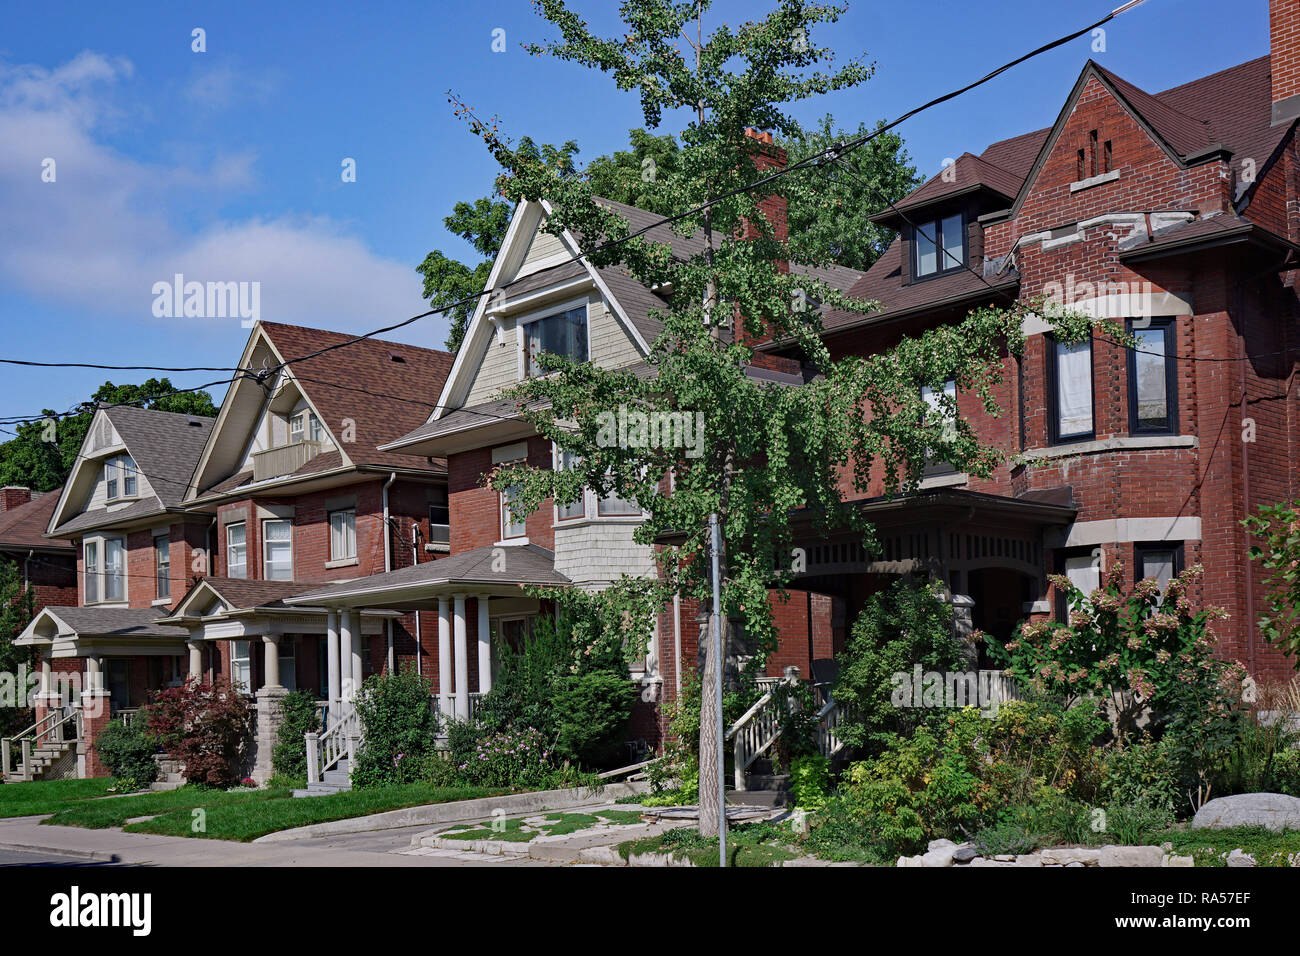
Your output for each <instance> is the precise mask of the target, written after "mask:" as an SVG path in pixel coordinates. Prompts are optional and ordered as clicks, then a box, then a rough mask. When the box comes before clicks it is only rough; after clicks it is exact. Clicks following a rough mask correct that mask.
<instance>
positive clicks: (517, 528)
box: [501, 485, 528, 540]
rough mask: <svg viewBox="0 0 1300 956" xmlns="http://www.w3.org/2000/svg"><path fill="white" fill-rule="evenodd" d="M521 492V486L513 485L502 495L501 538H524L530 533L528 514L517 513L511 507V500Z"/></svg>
mask: <svg viewBox="0 0 1300 956" xmlns="http://www.w3.org/2000/svg"><path fill="white" fill-rule="evenodd" d="M518 494H519V486H518V485H511V486H510V487H509V488H507V489H506V490H505V491H504V492H503V493H502V495H501V538H502V539H503V540H504V539H506V538H522V537H523V536H524V535H526V534H527V533H528V525H527V524H526V517H527V516H526V515H515V514H514V513H513V511H512V510H511V507H510V502H511V500H512V499H513V498H514V497H515V496H516V495H518Z"/></svg>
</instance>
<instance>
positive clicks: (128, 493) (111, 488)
mask: <svg viewBox="0 0 1300 956" xmlns="http://www.w3.org/2000/svg"><path fill="white" fill-rule="evenodd" d="M138 493H139V479H138V477H137V475H136V470H135V462H134V461H133V460H132V459H131V456H130V455H117V456H115V457H113V458H110V459H108V461H106V462H104V497H106V498H107V499H108V500H109V501H116V500H117V499H118V498H134V497H135V496H136V495H137V494H138Z"/></svg>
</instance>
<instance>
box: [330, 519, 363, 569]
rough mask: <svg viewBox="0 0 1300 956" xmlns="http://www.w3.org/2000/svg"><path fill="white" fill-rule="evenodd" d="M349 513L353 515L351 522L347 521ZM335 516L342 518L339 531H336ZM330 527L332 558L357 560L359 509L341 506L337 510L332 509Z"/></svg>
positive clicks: (333, 559)
mask: <svg viewBox="0 0 1300 956" xmlns="http://www.w3.org/2000/svg"><path fill="white" fill-rule="evenodd" d="M348 515H351V516H352V521H351V522H350V523H349V522H348V521H347V516H348ZM335 518H338V519H340V524H339V529H338V531H335V528H334V519H335ZM329 527H330V560H331V561H355V560H356V557H357V509H356V508H339V509H338V510H337V511H331V512H330V513H329ZM349 538H350V541H351V543H350V545H349Z"/></svg>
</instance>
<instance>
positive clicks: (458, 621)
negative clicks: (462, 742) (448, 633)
mask: <svg viewBox="0 0 1300 956" xmlns="http://www.w3.org/2000/svg"><path fill="white" fill-rule="evenodd" d="M451 597H452V600H453V601H454V602H455V609H456V617H455V624H454V628H455V634H456V717H457V718H458V719H460V720H469V649H468V647H467V646H466V640H465V595H463V594H453V595H452V596H451Z"/></svg>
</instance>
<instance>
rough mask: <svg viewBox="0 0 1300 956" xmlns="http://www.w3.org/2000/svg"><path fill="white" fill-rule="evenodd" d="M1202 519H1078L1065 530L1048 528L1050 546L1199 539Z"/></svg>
mask: <svg viewBox="0 0 1300 956" xmlns="http://www.w3.org/2000/svg"><path fill="white" fill-rule="evenodd" d="M1200 538H1201V519H1200V518H1199V517H1197V516H1178V515H1175V516H1172V517H1168V518H1101V519H1098V520H1096V521H1076V522H1074V523H1073V524H1071V525H1070V526H1069V527H1068V528H1066V529H1065V530H1064V531H1059V530H1058V531H1048V532H1047V533H1046V534H1045V535H1044V541H1043V543H1044V545H1045V546H1046V547H1049V548H1081V547H1087V546H1089V545H1097V544H1128V543H1130V542H1134V541H1199V540H1200Z"/></svg>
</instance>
